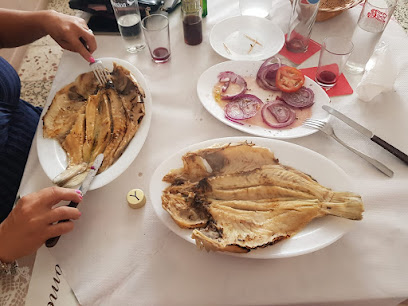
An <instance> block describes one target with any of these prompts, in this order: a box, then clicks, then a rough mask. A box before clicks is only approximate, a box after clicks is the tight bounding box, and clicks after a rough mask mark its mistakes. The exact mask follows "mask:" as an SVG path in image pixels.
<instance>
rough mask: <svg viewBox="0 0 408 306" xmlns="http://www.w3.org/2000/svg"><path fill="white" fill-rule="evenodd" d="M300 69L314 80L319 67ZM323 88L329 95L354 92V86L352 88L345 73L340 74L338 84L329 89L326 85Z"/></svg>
mask: <svg viewBox="0 0 408 306" xmlns="http://www.w3.org/2000/svg"><path fill="white" fill-rule="evenodd" d="M300 70H301V71H302V72H303V74H304V75H305V76H308V77H309V78H311V79H312V80H315V76H316V71H317V67H311V68H304V69H300ZM322 88H323V89H324V90H325V91H326V93H327V95H328V96H329V97H335V96H344V95H351V94H352V93H353V88H351V86H350V84H349V82H348V81H347V79H346V77H345V76H344V74H341V75H340V77H339V78H338V80H337V83H336V85H335V86H333V87H332V88H329V89H325V88H324V87H322Z"/></svg>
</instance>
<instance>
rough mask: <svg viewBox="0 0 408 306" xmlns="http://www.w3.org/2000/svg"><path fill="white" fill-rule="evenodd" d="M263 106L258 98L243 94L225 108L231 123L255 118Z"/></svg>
mask: <svg viewBox="0 0 408 306" xmlns="http://www.w3.org/2000/svg"><path fill="white" fill-rule="evenodd" d="M262 104H263V102H262V101H261V100H260V99H259V98H258V97H256V96H254V95H249V94H243V95H241V96H239V97H237V98H235V99H234V100H232V101H231V102H229V103H228V104H227V105H226V106H225V116H226V117H227V118H228V119H232V120H231V121H234V120H244V119H248V118H251V117H253V116H255V114H256V113H257V112H258V110H259V109H260V108H261V106H262Z"/></svg>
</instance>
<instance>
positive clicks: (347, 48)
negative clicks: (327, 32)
mask: <svg viewBox="0 0 408 306" xmlns="http://www.w3.org/2000/svg"><path fill="white" fill-rule="evenodd" d="M352 51H353V43H352V42H351V40H350V39H348V38H344V37H339V36H332V37H327V38H325V39H324V41H323V44H322V49H321V50H320V57H319V65H318V66H317V71H316V77H315V80H316V82H317V84H319V85H320V86H323V87H328V88H330V87H333V86H334V85H336V83H337V80H338V78H339V77H340V75H341V74H342V72H343V68H344V66H345V64H346V62H347V59H348V58H349V56H350V54H351V52H352Z"/></svg>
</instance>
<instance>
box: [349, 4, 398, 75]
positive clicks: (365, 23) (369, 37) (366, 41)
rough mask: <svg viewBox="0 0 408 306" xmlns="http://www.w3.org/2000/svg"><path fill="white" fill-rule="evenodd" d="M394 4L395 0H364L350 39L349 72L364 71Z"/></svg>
mask: <svg viewBox="0 0 408 306" xmlns="http://www.w3.org/2000/svg"><path fill="white" fill-rule="evenodd" d="M396 5H397V0H366V2H365V3H364V6H363V9H362V10H361V13H360V17H359V18H358V22H357V26H356V28H355V29H354V33H353V37H352V39H351V40H352V41H353V44H354V51H353V53H352V54H351V56H350V58H349V60H348V62H347V70H348V71H349V72H351V73H362V72H364V70H365V66H366V64H367V62H368V60H369V59H370V57H371V55H372V54H373V51H374V49H375V46H376V45H377V43H378V41H379V40H380V38H381V35H382V33H383V32H384V29H385V27H386V26H387V24H388V21H389V20H390V18H391V15H392V13H393V12H394V9H395V7H396Z"/></svg>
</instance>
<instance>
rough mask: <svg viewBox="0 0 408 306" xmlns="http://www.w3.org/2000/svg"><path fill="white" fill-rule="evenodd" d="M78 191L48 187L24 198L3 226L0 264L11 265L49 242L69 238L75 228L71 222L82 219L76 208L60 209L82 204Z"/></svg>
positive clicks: (1, 229) (0, 230) (0, 225)
mask: <svg viewBox="0 0 408 306" xmlns="http://www.w3.org/2000/svg"><path fill="white" fill-rule="evenodd" d="M81 200H82V195H81V192H80V191H79V190H74V189H66V188H61V187H49V188H45V189H42V190H40V191H38V192H35V193H31V194H29V195H26V196H24V197H22V198H21V199H20V200H19V201H18V203H17V204H16V206H15V207H14V209H13V210H12V211H11V213H10V215H9V216H8V217H7V218H6V219H5V220H4V221H3V222H2V223H1V224H0V260H1V261H2V262H12V261H14V260H16V259H18V258H20V257H23V256H26V255H29V254H31V253H34V252H35V251H36V250H37V249H38V248H39V247H41V245H42V244H43V243H44V242H45V241H46V240H47V239H49V238H52V237H55V236H59V235H62V234H66V233H68V232H70V231H71V230H72V229H73V228H74V223H73V222H72V221H68V222H61V223H55V222H57V221H60V220H65V219H71V220H76V219H78V218H79V217H80V216H81V213H80V212H79V210H78V209H77V208H73V207H68V206H60V207H56V208H54V207H53V206H55V205H56V204H58V203H59V202H60V201H74V202H76V203H79V202H80V201H81Z"/></svg>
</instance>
